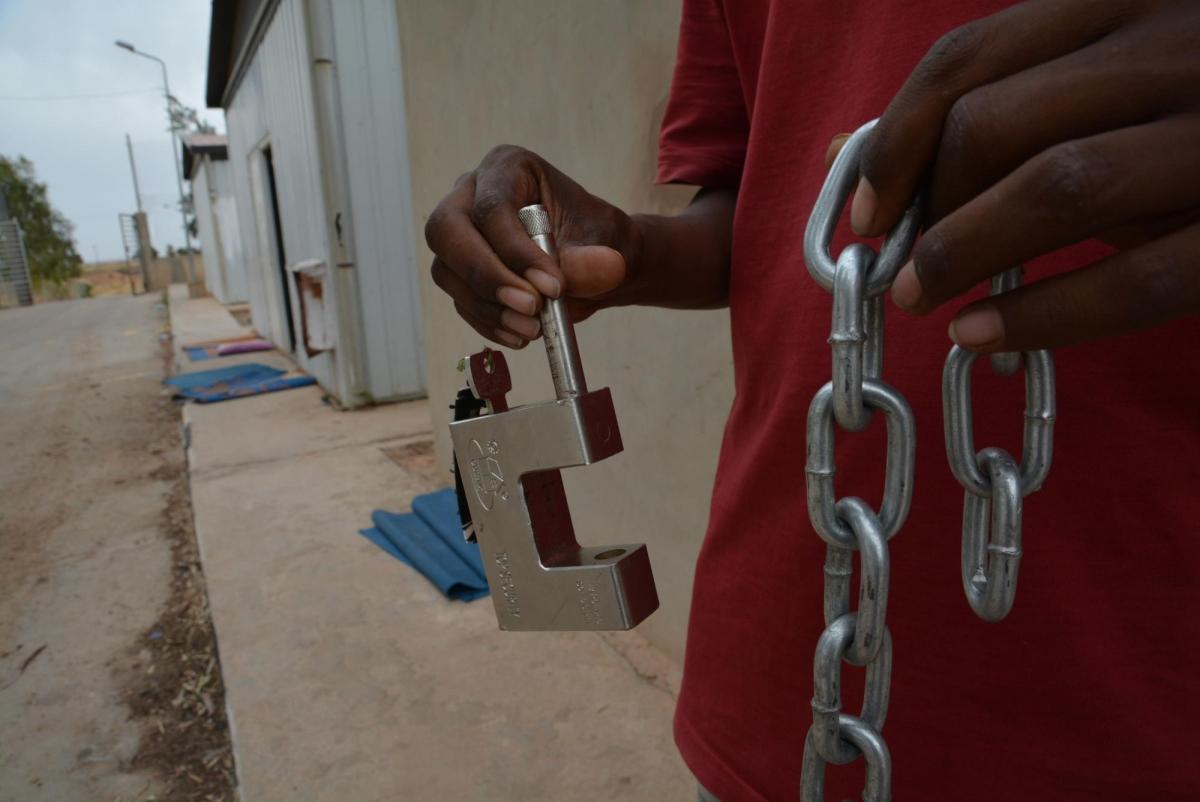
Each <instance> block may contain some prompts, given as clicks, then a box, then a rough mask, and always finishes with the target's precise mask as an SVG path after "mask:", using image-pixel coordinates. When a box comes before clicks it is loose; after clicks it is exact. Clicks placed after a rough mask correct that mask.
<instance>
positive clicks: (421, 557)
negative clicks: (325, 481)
mask: <svg viewBox="0 0 1200 802" xmlns="http://www.w3.org/2000/svg"><path fill="white" fill-rule="evenodd" d="M412 509H413V511H412V512H411V513H407V514H404V515H398V514H396V513H394V512H384V511H383V510H375V512H373V513H371V521H372V522H373V523H374V524H375V526H374V527H373V528H371V529H363V530H361V531H360V534H361V535H362V536H363V537H365V538H366V539H367V540H370V541H371V542H372V543H374V544H375V545H377V546H379V548H381V549H383V550H384V551H386V552H387V553H388V554H390V555H392V556H393V557H395V558H396V559H398V560H400V561H401V562H404V563H407V564H408V565H411V566H412V567H413V568H416V569H417V570H418V571H420V572H421V574H423V575H424V576H425V578H426V579H428V580H429V581H430V582H432V583H433V584H434V586H435V587H436V588H437V589H438V590H440V591H441V592H442V594H443V595H444V596H446V598H448V599H456V600H458V601H473V600H475V599H480V598H483V597H484V596H486V595H488V586H487V578H486V576H485V574H484V572H483V560H482V559H480V557H479V546H478V545H477V544H475V543H468V542H466V541H465V540H463V536H462V524H461V523H460V522H459V520H458V501H457V500H456V499H455V496H454V488H447V489H445V490H438V491H437V492H435V493H428V494H426V495H424V496H417V497H416V498H415V499H413V503H412Z"/></svg>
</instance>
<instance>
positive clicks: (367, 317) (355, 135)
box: [332, 0, 425, 399]
mask: <svg viewBox="0 0 1200 802" xmlns="http://www.w3.org/2000/svg"><path fill="white" fill-rule="evenodd" d="M332 10H333V14H332V18H333V28H334V30H333V33H334V46H335V48H336V51H337V77H338V92H339V94H340V96H341V98H340V100H341V112H342V128H343V136H344V140H345V143H346V163H347V165H346V166H347V171H348V174H349V176H348V177H349V184H350V205H351V215H352V217H353V219H354V244H355V261H356V263H357V264H356V269H357V271H358V289H359V309H360V313H361V315H362V327H363V332H364V335H365V338H366V347H365V349H364V357H365V359H364V361H365V368H366V374H367V381H368V388H367V389H368V391H369V392H370V394H371V395H372V396H373V397H374V398H377V399H382V398H397V397H409V396H414V395H421V394H424V392H425V348H424V343H423V341H422V340H423V330H422V326H421V317H420V314H421V302H420V287H419V283H418V281H417V272H416V271H417V270H419V269H420V266H419V265H417V264H416V249H415V248H414V247H413V243H414V239H413V237H414V233H413V230H412V220H413V213H412V199H411V191H410V179H409V170H408V166H409V165H408V141H407V139H408V137H407V122H406V120H405V114H404V82H403V79H402V69H403V67H402V60H401V58H400V41H399V28H398V23H397V21H396V5H395V0H360V1H359V2H354V3H345V2H334V3H332Z"/></svg>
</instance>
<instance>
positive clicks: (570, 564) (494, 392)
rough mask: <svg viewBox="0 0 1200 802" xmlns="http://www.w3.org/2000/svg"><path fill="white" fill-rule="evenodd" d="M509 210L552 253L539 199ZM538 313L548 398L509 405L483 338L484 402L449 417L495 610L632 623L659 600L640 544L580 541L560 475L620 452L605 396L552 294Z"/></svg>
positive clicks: (516, 619)
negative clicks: (593, 383) (472, 413)
mask: <svg viewBox="0 0 1200 802" xmlns="http://www.w3.org/2000/svg"><path fill="white" fill-rule="evenodd" d="M519 216H520V218H521V223H522V224H523V225H524V226H525V230H526V231H527V232H528V233H529V235H530V236H531V237H532V238H533V240H534V241H535V242H536V243H537V244H538V246H539V247H540V248H541V249H542V250H543V251H545V252H546V253H548V254H550V255H551V256H556V252H555V243H554V235H553V228H552V227H551V225H550V219H549V217H548V215H547V214H546V210H545V209H544V208H543V207H542V206H540V205H534V206H526V207H525V208H523V209H521V210H520V212H519ZM541 323H542V339H543V341H544V342H545V344H546V353H547V355H548V357H549V359H550V373H551V377H552V378H553V380H554V390H555V395H556V396H557V398H556V399H555V400H553V401H546V402H542V403H537V404H528V405H524V406H519V407H514V408H512V409H509V408H508V403H507V401H506V400H505V395H506V394H507V393H508V391H509V390H511V389H512V380H511V379H510V377H509V374H508V365H507V363H506V362H505V360H504V355H503V354H502V353H500V352H499V351H492V350H490V349H487V350H484V351H481V352H479V353H477V354H472V355H471V356H469V357H467V359H466V360H465V362H466V372H467V381H468V384H469V385H470V387H471V391H472V392H473V393H474V394H475V395H476V396H477V397H478V398H479V399H481V400H482V401H483V402H484V404H485V408H484V410H483V411H482V414H480V415H479V416H477V417H473V418H469V419H467V420H461V421H457V422H455V423H452V424H450V437H451V440H452V441H453V443H454V455H455V461H456V463H457V466H458V470H459V472H460V475H459V478H460V479H461V480H462V485H463V489H464V491H465V494H466V498H467V504H468V506H469V507H470V512H471V520H472V525H473V528H474V533H475V537H476V539H477V540H478V542H479V549H480V555H481V556H482V558H483V564H484V566H485V570H486V571H487V579H488V585H489V587H490V588H491V592H492V602H493V604H494V605H495V607H496V618H497V620H498V621H499V623H500V628H501V629H507V630H603V629H631V628H633V627H635V626H637V625H638V624H639V623H640V622H641V621H642V620H643V619H645V618H646V617H647V616H648V615H650V614H651V613H652V612H654V611H655V610H656V609H658V593H657V592H656V591H655V588H654V576H653V574H652V573H651V571H650V558H649V555H648V554H647V551H646V546H645V544H642V543H631V544H624V545H618V546H580V545H579V542H578V541H577V540H576V539H575V530H574V527H573V526H572V524H571V512H570V510H569V509H568V508H567V498H566V493H565V492H564V490H563V483H562V477H561V475H560V474H559V470H560V469H562V468H570V467H574V466H578V465H590V464H592V463H593V462H598V461H600V460H602V459H604V458H605V457H610V456H612V455H613V454H616V453H618V452H620V451H621V448H622V445H621V432H620V430H619V429H618V428H617V416H616V412H615V411H614V409H613V403H612V395H611V393H609V391H608V388H607V387H606V388H603V389H601V390H593V391H591V392H589V391H588V389H587V385H586V383H585V381H584V377H583V366H582V365H581V363H580V361H579V350H578V346H577V345H576V342H575V330H574V327H573V326H572V323H571V319H570V316H569V314H568V312H567V309H566V305H565V304H564V303H563V301H562V300H559V299H555V300H548V301H547V302H546V304H545V308H544V309H543V311H542V314H541Z"/></svg>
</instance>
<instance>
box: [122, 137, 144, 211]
mask: <svg viewBox="0 0 1200 802" xmlns="http://www.w3.org/2000/svg"><path fill="white" fill-rule="evenodd" d="M125 149H126V150H128V151H129V172H130V173H132V174H133V197H134V198H135V199H136V200H137V210H138V211H139V212H140V211H142V191H141V190H140V189H138V180H137V164H135V163H134V161H133V143H132V142H131V141H129V134H126V135H125Z"/></svg>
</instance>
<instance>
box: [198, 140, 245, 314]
mask: <svg viewBox="0 0 1200 802" xmlns="http://www.w3.org/2000/svg"><path fill="white" fill-rule="evenodd" d="M204 167H205V175H206V178H207V182H208V199H209V213H210V214H211V215H212V220H213V228H214V230H215V233H216V239H217V240H218V241H219V242H220V249H221V255H222V263H221V265H222V268H223V270H224V275H223V277H222V281H223V283H224V295H223V296H221V298H220V300H221V303H226V304H235V303H245V302H246V301H247V300H249V296H248V295H247V294H246V255H245V253H244V252H243V251H242V237H241V232H240V231H239V229H238V216H237V201H236V200H234V196H233V168H232V167H230V165H229V161H228V160H225V159H222V160H221V161H211V160H208V159H206V160H205V165H204ZM210 263H211V262H210Z"/></svg>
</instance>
